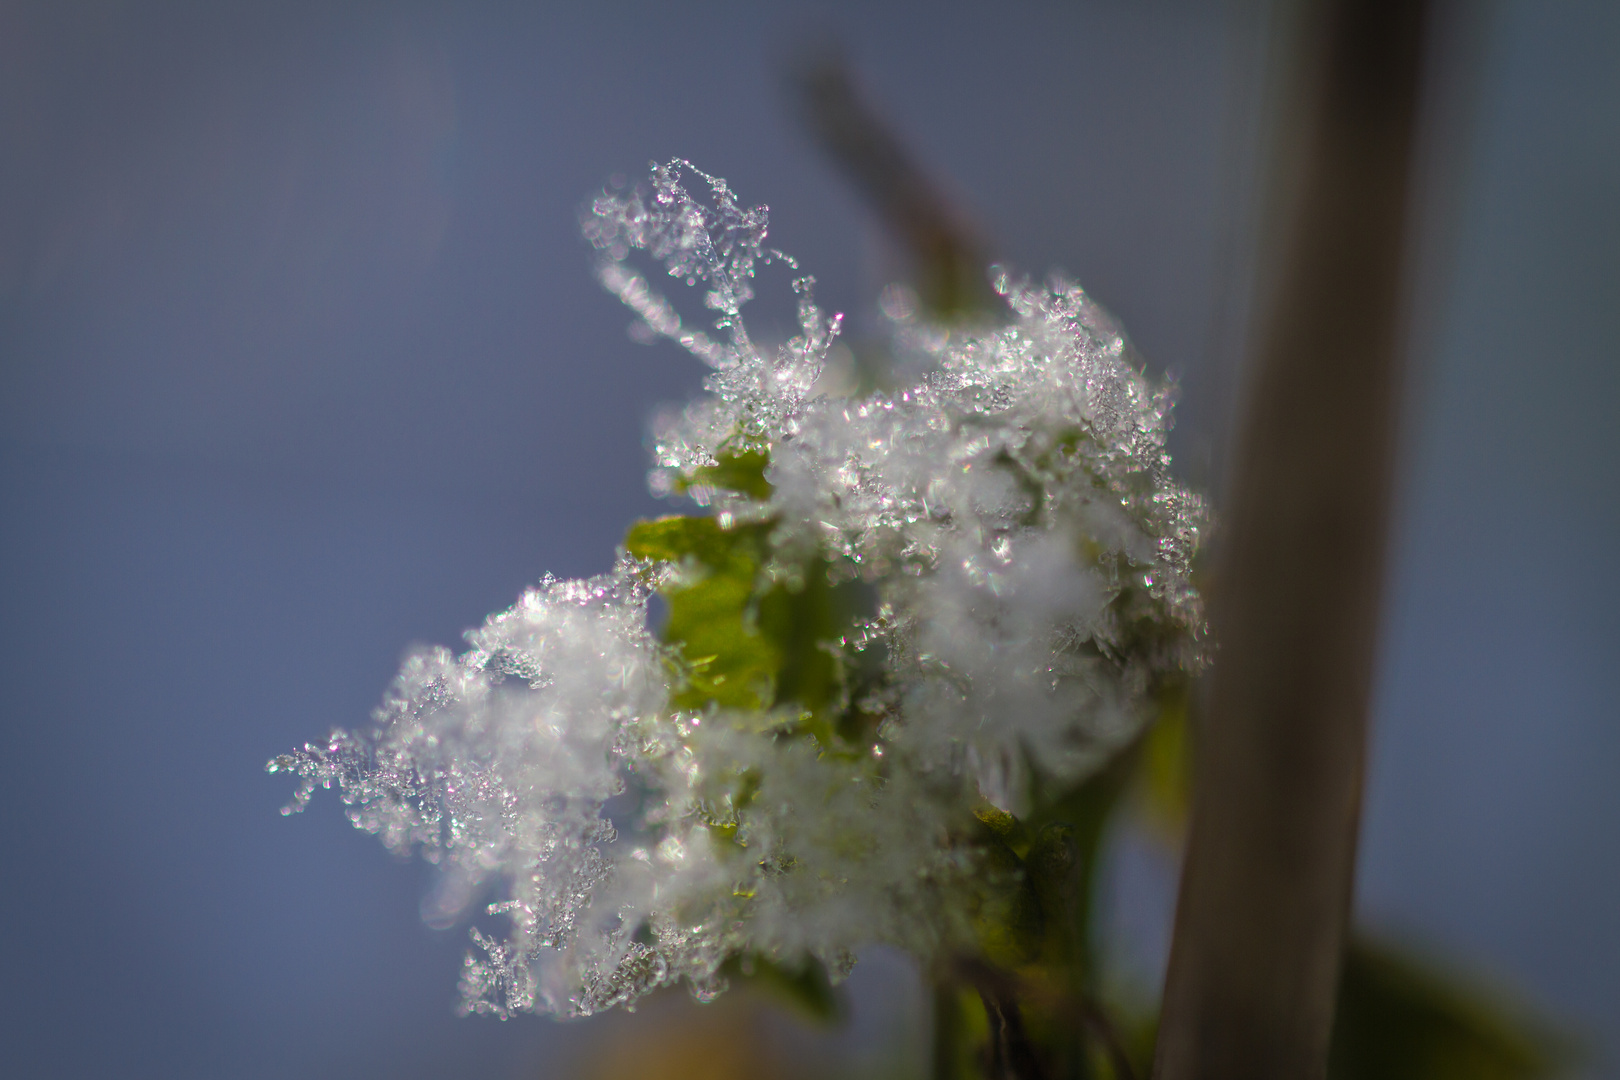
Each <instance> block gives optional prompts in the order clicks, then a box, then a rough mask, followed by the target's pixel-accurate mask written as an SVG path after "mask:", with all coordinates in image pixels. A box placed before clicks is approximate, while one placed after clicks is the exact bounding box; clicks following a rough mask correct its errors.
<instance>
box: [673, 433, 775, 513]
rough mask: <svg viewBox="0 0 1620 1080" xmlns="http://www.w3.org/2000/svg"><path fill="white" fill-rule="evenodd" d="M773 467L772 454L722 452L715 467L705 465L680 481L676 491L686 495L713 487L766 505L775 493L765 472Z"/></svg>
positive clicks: (760, 451) (751, 448) (743, 451)
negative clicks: (697, 488) (694, 489)
mask: <svg viewBox="0 0 1620 1080" xmlns="http://www.w3.org/2000/svg"><path fill="white" fill-rule="evenodd" d="M770 463H771V455H770V451H768V450H764V449H761V448H757V447H750V448H746V449H742V450H722V451H720V453H719V454H717V455H715V459H714V464H713V465H705V466H703V467H702V468H700V469H696V470H694V471H693V472H692V475H690V476H683V477H682V478H681V479H680V480H679V481H677V482H676V484H675V491H676V492H677V493H678V494H683V495H684V494H685V493H686V492H688V491H690V490H692V489H693V488H695V487H712V488H720V489H722V490H724V491H735V492H737V493H738V494H739V495H747V496H748V497H749V498H752V499H758V500H759V501H760V502H764V501H765V500H766V499H769V498H770V497H771V491H772V490H773V488H772V487H771V483H770V481H769V480H766V479H765V469H766V467H767V466H769V465H770Z"/></svg>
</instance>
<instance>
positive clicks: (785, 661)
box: [625, 517, 875, 749]
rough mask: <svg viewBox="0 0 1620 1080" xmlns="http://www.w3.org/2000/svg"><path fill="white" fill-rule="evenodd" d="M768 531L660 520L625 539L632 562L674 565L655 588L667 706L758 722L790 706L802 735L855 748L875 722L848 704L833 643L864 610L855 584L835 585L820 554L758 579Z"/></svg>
mask: <svg viewBox="0 0 1620 1080" xmlns="http://www.w3.org/2000/svg"><path fill="white" fill-rule="evenodd" d="M774 525H775V521H774V520H770V521H762V522H747V523H743V524H732V525H729V526H723V525H722V524H721V523H720V522H719V521H717V520H716V519H714V518H710V517H666V518H659V519H658V520H656V521H643V522H639V523H637V524H636V525H635V526H633V527H632V528H631V530H630V532H629V534H628V535H627V536H626V537H625V548H626V549H627V550H628V551H629V552H630V554H632V555H635V556H637V557H638V558H643V559H656V560H659V561H662V562H669V563H674V564H675V565H676V566H678V567H680V573H679V574H678V575H677V576H676V578H675V580H674V581H672V582H671V583H669V584H666V585H665V586H664V588H663V589H662V590H661V591H662V593H663V596H664V598H665V600H666V601H668V603H669V618H668V620H667V621H666V622H665V624H664V629H663V637H664V640H665V641H666V642H668V643H669V644H671V645H674V646H676V647H677V648H678V649H679V655H680V661H681V675H682V680H681V688H680V689H679V690H678V691H677V693H676V695H675V697H674V703H675V705H676V706H677V707H679V708H687V709H702V708H705V707H707V706H708V705H710V704H714V705H718V706H722V707H726V708H735V709H740V710H744V711H753V712H756V713H760V714H764V713H765V710H767V709H782V708H783V707H787V711H788V713H789V714H790V715H791V714H792V713H793V711H794V710H793V708H792V707H794V706H797V709H798V711H799V712H800V714H802V716H803V730H805V731H808V732H810V733H811V734H813V735H815V737H816V739H817V740H818V741H819V742H820V743H821V745H822V747H823V748H824V749H833V748H834V746H835V745H836V744H835V739H836V738H840V737H841V738H842V739H843V740H844V741H845V742H848V743H851V744H855V745H862V740H863V739H865V738H867V737H869V736H870V734H871V730H870V729H871V728H872V727H874V726H875V720H873V719H872V718H866V717H863V716H860V715H856V714H857V713H858V710H856V709H855V708H854V707H853V706H851V705H850V704H849V703H850V699H851V695H850V694H849V692H848V689H849V688H848V687H847V685H846V682H847V673H846V668H847V667H848V666H849V665H847V664H846V663H845V660H846V657H845V654H844V652H843V649H842V646H841V644H840V641H841V639H842V637H843V636H844V634H846V633H847V632H848V630H849V628H850V626H851V625H852V621H853V619H854V617H855V616H856V615H857V614H858V613H859V612H860V611H861V609H862V604H861V602H860V601H861V600H862V596H861V590H862V586H860V585H858V584H856V583H853V582H850V583H846V584H842V585H837V586H835V585H833V584H832V582H831V579H830V577H829V575H828V569H829V566H828V562H827V560H826V558H825V557H824V556H822V555H820V554H817V555H814V556H812V557H811V558H810V559H809V561H808V563H807V564H806V565H805V566H804V567H803V569H802V572H801V573H799V574H796V575H794V576H793V577H791V578H784V579H782V580H776V581H767V580H765V578H764V575H762V573H761V569H762V567H763V566H764V563H765V561H766V559H767V557H768V556H769V554H770V534H771V530H772V528H773V527H774ZM856 674H857V675H860V674H861V673H860V672H859V671H857V672H856ZM863 685H864V684H863ZM777 715H780V713H778V714H777ZM761 720H762V721H768V722H772V723H774V721H771V720H770V717H769V716H766V715H762V716H761Z"/></svg>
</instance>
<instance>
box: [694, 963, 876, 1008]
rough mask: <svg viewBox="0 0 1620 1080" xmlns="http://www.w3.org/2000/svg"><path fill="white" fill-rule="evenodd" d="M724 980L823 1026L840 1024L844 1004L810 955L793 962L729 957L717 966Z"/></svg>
mask: <svg viewBox="0 0 1620 1080" xmlns="http://www.w3.org/2000/svg"><path fill="white" fill-rule="evenodd" d="M720 973H721V974H722V975H724V976H725V977H726V978H728V979H732V980H735V981H738V982H742V983H745V984H747V985H750V986H755V987H758V988H759V989H760V990H763V991H765V992H766V993H768V994H770V995H771V996H772V997H774V998H776V999H777V1000H779V1001H782V1002H784V1003H786V1004H788V1005H790V1006H792V1007H793V1008H794V1009H795V1010H796V1011H798V1012H799V1013H801V1014H803V1015H804V1016H807V1017H809V1018H810V1019H812V1020H816V1021H818V1022H820V1023H823V1024H837V1023H841V1022H842V1021H843V1020H844V1019H845V1018H846V1017H847V1016H848V1003H847V1002H846V1001H845V1000H844V996H843V995H842V994H841V993H839V992H838V988H837V987H835V986H833V984H832V980H831V979H829V978H828V977H827V968H826V966H825V965H823V964H822V962H821V961H820V960H817V959H816V958H815V957H813V956H806V957H803V958H802V959H801V960H799V961H798V962H797V963H783V962H780V961H775V960H768V959H766V958H765V957H763V956H760V955H758V954H756V953H744V954H739V955H736V956H732V957H730V958H729V959H727V960H726V962H725V963H724V964H723V965H721V968H720Z"/></svg>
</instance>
